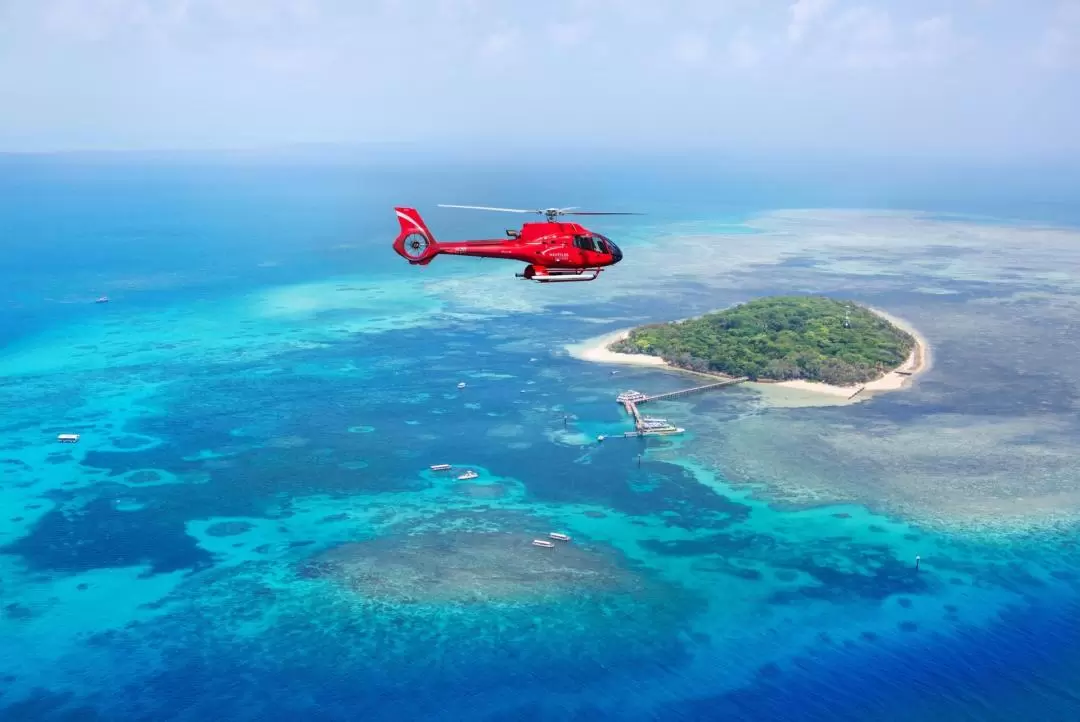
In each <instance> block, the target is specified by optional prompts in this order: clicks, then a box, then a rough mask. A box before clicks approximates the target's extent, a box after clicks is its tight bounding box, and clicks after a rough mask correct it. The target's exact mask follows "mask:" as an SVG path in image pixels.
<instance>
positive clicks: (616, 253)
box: [608, 241, 622, 266]
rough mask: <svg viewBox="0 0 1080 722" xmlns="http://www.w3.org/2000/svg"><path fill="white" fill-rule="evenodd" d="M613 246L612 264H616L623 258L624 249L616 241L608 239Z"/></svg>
mask: <svg viewBox="0 0 1080 722" xmlns="http://www.w3.org/2000/svg"><path fill="white" fill-rule="evenodd" d="M608 244H609V245H610V246H611V265H613V266H614V265H615V264H616V263H618V262H619V261H621V260H622V249H621V248H619V247H618V246H616V245H615V243H614V242H612V241H608Z"/></svg>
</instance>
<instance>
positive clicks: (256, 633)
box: [0, 156, 1080, 722]
mask: <svg viewBox="0 0 1080 722" xmlns="http://www.w3.org/2000/svg"><path fill="white" fill-rule="evenodd" d="M608 162H609V163H617V162H616V161H608ZM804 176H805V174H794V175H789V176H785V180H784V181H783V182H779V181H778V182H777V183H775V184H770V183H767V182H766V181H765V180H762V179H761V178H756V179H755V181H754V182H753V183H752V184H750V185H749V186H748V185H747V184H745V183H740V176H739V172H738V171H737V170H730V171H725V172H719V171H717V172H710V171H697V172H685V173H684V172H682V171H679V170H677V169H676V170H673V169H672V167H671V166H670V164H669V165H667V166H660V165H658V166H656V167H653V168H650V167H648V166H644V167H637V166H633V165H632V164H629V163H628V162H627V163H626V164H625V165H624V166H623V167H617V166H604V167H590V168H584V169H582V170H580V172H578V171H575V172H573V173H569V172H568V171H567V169H566V168H565V167H560V166H559V165H558V164H550V165H544V166H542V167H540V168H539V169H538V170H536V171H534V172H531V173H528V174H522V173H520V168H519V167H517V166H512V165H505V166H500V165H498V164H494V165H490V166H484V167H481V168H476V167H470V166H468V165H465V164H460V165H458V166H453V165H447V164H443V165H435V166H432V167H430V168H427V167H424V166H422V165H416V164H415V162H414V163H412V164H409V165H406V166H403V167H400V168H396V167H393V166H392V165H386V164H372V165H363V164H362V163H359V162H356V163H353V162H339V163H327V162H320V163H305V162H302V161H300V160H296V159H291V160H282V159H277V160H274V161H267V162H253V161H252V160H251V159H231V160H228V161H224V160H223V161H215V160H213V159H212V158H210V159H207V158H199V159H196V160H184V159H179V160H177V159H171V160H170V159H162V158H141V157H134V158H125V159H119V160H117V159H111V158H107V157H106V158H101V157H99V158H93V157H91V158H86V157H78V158H67V157H64V156H55V157H38V158H31V157H8V158H0V251H2V253H3V256H2V258H0V719H2V720H5V722H6V721H7V720H155V721H164V720H210V719H213V720H301V719H318V720H357V719H363V720H373V721H374V720H521V721H526V720H561V721H568V720H590V722H596V721H597V720H609V719H610V720H665V721H667V720H672V721H674V720H870V719H873V720H904V721H905V722H913V721H918V720H934V721H939V720H1009V721H1010V722H1017V721H1023V720H1040V721H1047V720H1051V721H1056V720H1062V721H1066V720H1076V719H1080V653H1078V651H1077V650H1078V649H1080V621H1078V620H1080V548H1078V545H1077V542H1076V539H1077V536H1076V529H1077V527H1076V524H1077V521H1076V520H1077V516H1078V513H1080V450H1078V444H1080V441H1078V440H1080V421H1078V414H1077V412H1078V411H1080V401H1078V399H1080V371H1078V370H1077V368H1078V367H1077V365H1076V363H1075V359H1077V358H1080V321H1078V319H1080V271H1078V269H1080V230H1077V228H1076V227H1075V226H1073V225H1070V224H1074V223H1076V222H1077V221H1078V220H1080V209H1078V208H1074V207H1071V206H1069V205H1067V204H1064V205H1063V204H1062V203H1061V202H1060V201H1059V199H1060V197H1062V193H1061V192H1060V189H1059V190H1058V191H1053V192H1051V191H1049V190H1047V189H1046V188H1044V187H1041V186H1040V187H1038V188H1033V187H1032V186H1031V185H1024V184H1021V187H1018V188H1017V190H1016V194H1017V196H1016V198H1015V199H1014V202H1013V203H1012V204H1011V205H1010V204H1008V203H1006V202H1004V201H1003V200H1002V199H1003V198H1004V197H1006V196H1007V188H1006V187H1003V186H999V185H998V186H995V185H994V184H993V183H991V182H990V181H989V180H987V179H986V178H985V177H981V181H980V184H974V185H964V186H963V190H962V192H956V193H954V194H952V195H949V193H948V192H947V191H946V190H945V189H943V188H939V187H934V188H932V189H930V190H927V189H926V188H925V187H922V186H920V184H919V183H917V182H915V181H910V182H909V184H908V185H907V186H903V185H902V184H899V185H897V183H899V181H896V182H894V183H893V184H892V185H889V184H888V183H885V182H884V181H882V182H880V183H878V184H877V185H875V184H874V183H868V182H863V181H858V180H857V179H855V180H853V179H847V180H846V181H845V180H844V179H840V178H832V179H830V181H829V183H827V184H825V183H821V182H814V181H813V180H812V179H809V178H806V177H804ZM991 187H992V188H993V192H992V193H991V192H990V191H989V190H986V192H985V193H983V194H982V195H980V193H979V189H980V188H981V189H984V190H985V189H989V188H991ZM451 191H452V195H448V193H449V192H451ZM1065 195H1067V194H1065ZM1073 197H1074V198H1075V197H1077V196H1073ZM920 199H923V200H922V201H920ZM440 202H442V203H475V204H482V205H495V206H507V205H510V206H523V207H532V206H536V205H544V206H546V205H556V206H565V205H581V206H586V207H588V208H590V209H598V210H615V211H619V210H639V211H646V212H648V213H649V215H648V216H645V217H642V218H615V217H612V218H604V219H597V222H596V223H591V224H590V226H591V227H594V228H595V229H596V230H598V231H601V232H603V233H605V234H606V235H609V236H611V237H612V238H614V239H615V240H616V241H617V242H619V244H620V245H621V246H622V248H623V250H624V252H625V254H626V260H625V261H624V262H623V263H622V264H620V265H619V266H617V267H615V268H612V269H609V270H607V271H605V272H604V274H602V275H601V277H600V279H599V280H598V281H596V282H594V283H585V284H563V285H558V286H556V285H540V284H529V283H526V282H524V281H521V280H518V279H515V278H514V277H513V274H514V273H515V272H516V271H518V270H520V269H519V268H517V267H516V266H515V264H513V263H504V262H500V261H484V260H477V259H466V258H437V259H436V260H435V261H434V262H433V263H432V264H431V265H430V266H427V267H424V268H413V267H410V266H408V265H407V264H406V263H405V262H404V261H403V260H402V259H400V258H398V257H396V256H395V255H393V253H392V251H391V249H390V242H391V240H392V239H393V237H394V235H395V234H396V232H397V224H396V221H395V219H394V216H393V213H392V210H391V207H392V206H393V205H411V206H414V207H417V208H418V209H420V211H421V213H422V214H423V215H424V217H425V218H426V220H427V221H428V223H429V225H430V226H431V228H432V230H433V231H434V233H435V235H436V236H437V237H445V238H454V237H483V236H484V235H488V234H494V235H499V234H501V233H502V230H503V229H504V228H509V227H514V225H515V224H516V223H517V222H519V221H520V220H521V217H519V216H507V217H502V216H496V215H487V214H480V213H470V212H468V211H448V210H443V209H438V208H436V207H435V204H436V203H440ZM628 206H629V207H628ZM860 208H865V209H868V210H858V209H860ZM793 209H794V210H793ZM1047 209H1049V210H1047ZM771 293H826V294H830V295H834V296H837V297H842V298H851V299H854V300H857V301H859V302H862V303H866V304H869V305H873V306H875V307H878V308H882V309H885V310H888V311H889V312H891V313H894V314H896V315H897V316H899V317H901V318H904V319H905V320H907V321H909V322H910V323H912V324H914V325H915V326H916V327H917V328H918V329H919V330H920V331H921V332H922V333H923V334H924V335H925V336H926V337H927V338H928V339H929V341H930V344H931V346H932V348H933V365H932V367H931V369H930V370H929V371H928V372H927V373H926V374H924V375H922V376H920V377H919V378H918V379H917V380H916V382H915V384H914V385H913V387H912V388H911V389H908V390H904V391H900V392H896V393H891V394H885V395H880V396H877V397H875V398H872V399H870V400H868V401H865V402H862V403H859V404H853V405H845V406H835V405H823V406H818V405H814V402H813V401H812V400H807V399H805V398H803V399H800V400H796V401H792V399H787V400H784V399H776V398H772V397H770V396H767V395H763V394H762V393H760V392H759V391H756V390H754V389H750V388H732V389H726V390H724V391H720V392H716V393H713V394H709V395H703V396H698V397H688V398H685V399H682V400H679V401H677V402H670V403H663V404H657V405H656V406H655V407H654V408H650V409H649V412H650V413H651V414H656V415H660V416H664V417H666V418H668V419H670V420H671V421H673V422H674V423H676V424H677V425H679V426H683V427H686V428H687V429H688V433H687V434H686V435H684V436H681V437H671V438H665V439H649V440H647V441H642V440H639V439H623V438H608V439H607V440H605V441H603V442H602V443H601V442H598V441H597V436H598V435H601V434H603V435H608V436H611V435H617V434H619V433H620V432H621V431H623V430H626V429H628V428H629V423H628V421H627V419H626V418H625V415H624V413H623V412H622V410H621V408H620V407H619V405H617V404H616V403H615V402H614V397H615V395H616V394H617V393H618V392H619V391H622V390H626V389H628V388H634V389H638V390H642V391H646V392H656V391H663V390H671V389H675V388H679V387H680V386H683V385H686V384H687V383H688V382H687V380H686V379H685V378H682V377H680V376H678V375H674V374H671V373H667V372H664V371H659V370H655V369H648V368H621V369H615V368H614V367H608V366H603V365H596V364H590V363H586V362H583V361H579V360H576V359H575V358H573V357H572V356H571V355H570V354H569V353H568V352H567V346H568V345H571V344H574V343H577V342H580V341H581V340H583V339H586V338H589V337H593V336H597V335H600V334H603V333H606V332H610V331H612V330H615V329H620V328H625V327H628V326H632V325H636V324H640V323H646V322H655V321H663V320H668V319H672V318H682V317H686V316H689V315H693V314H696V313H700V312H704V311H708V310H712V309H716V308H723V307H725V306H728V305H730V304H733V303H737V302H739V301H743V300H747V299H749V298H753V297H756V296H760V295H765V294H771ZM101 295H108V296H109V298H110V299H111V300H110V302H109V303H106V304H96V303H94V300H95V299H96V298H97V297H98V296H101ZM616 371H617V373H616ZM459 382H465V384H466V386H465V387H464V388H461V389H459V388H458V384H459ZM822 403H823V404H824V403H826V402H824V401H823V402H822ZM808 404H809V405H808ZM60 433H78V434H80V435H81V440H80V442H79V443H77V444H73V445H64V444H60V443H57V441H56V435H57V434H60ZM439 463H448V464H452V465H453V470H452V471H450V472H433V471H431V470H430V469H429V466H430V465H432V464H439ZM466 469H472V470H475V471H476V472H477V473H478V475H479V476H478V477H477V478H475V479H472V480H465V481H462V480H458V478H457V476H458V475H459V474H460V473H462V472H463V471H464V470H466ZM551 531H561V532H564V533H567V534H569V535H571V536H572V538H573V540H572V541H571V542H570V543H566V544H559V545H558V546H557V547H556V548H554V549H542V548H537V547H534V546H532V545H531V544H530V542H531V540H532V539H534V538H537V537H543V536H545V535H546V534H547V533H548V532H551Z"/></svg>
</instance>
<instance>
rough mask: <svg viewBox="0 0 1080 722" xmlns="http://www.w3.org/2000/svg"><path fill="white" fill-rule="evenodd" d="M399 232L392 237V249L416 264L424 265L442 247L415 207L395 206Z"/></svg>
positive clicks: (437, 253)
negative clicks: (396, 235)
mask: <svg viewBox="0 0 1080 722" xmlns="http://www.w3.org/2000/svg"><path fill="white" fill-rule="evenodd" d="M394 213H396V214H397V219H398V223H399V224H400V225H401V232H400V233H399V234H398V237H397V238H396V239H394V251H395V252H396V253H397V254H398V255H399V256H401V257H402V258H404V259H405V260H407V261H408V262H409V263H411V264H413V265H416V266H426V265H427V264H429V263H431V259H433V258H435V256H437V255H439V253H440V252H441V250H442V249H440V248H439V244H438V243H437V242H436V241H435V236H433V235H432V234H431V231H430V230H428V227H427V224H426V223H424V219H423V218H421V217H420V214H419V213H418V212H417V210H416V209H415V208H395V209H394Z"/></svg>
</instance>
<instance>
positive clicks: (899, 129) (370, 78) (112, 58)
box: [0, 0, 1080, 157]
mask: <svg viewBox="0 0 1080 722" xmlns="http://www.w3.org/2000/svg"><path fill="white" fill-rule="evenodd" d="M1078 128H1080V0H893V1H887V0H861V1H860V0H796V1H793V0H681V1H680V0H670V1H669V2H663V1H658V0H621V1H620V0H543V2H524V1H523V0H0V149H2V150H42V149H46V150H51V149H70V148H182V147H223V146H232V147H235V146H258V145H262V144H277V143H289V142H352V141H381V140H414V141H431V142H445V141H448V140H461V139H484V140H485V141H487V142H490V143H492V144H495V145H497V144H499V143H518V144H520V143H522V142H524V141H526V140H536V141H537V142H543V143H560V142H567V143H575V144H590V143H605V144H609V145H614V146H620V145H621V146H636V147H647V148H663V147H664V146H665V145H666V144H675V145H682V146H686V147H711V148H718V149H738V150H750V151H753V150H755V149H773V150H782V151H787V150H804V151H808V152H811V151H812V152H829V151H831V150H833V149H838V148H847V149H850V150H854V151H857V152H871V153H878V154H882V153H884V154H902V155H919V154H927V155H931V156H933V155H937V154H942V153H949V154H957V155H964V156H972V157H998V156H1003V157H1020V156H1025V155H1027V156H1031V155H1037V156H1050V157H1053V156H1055V155H1061V154H1080V130H1078Z"/></svg>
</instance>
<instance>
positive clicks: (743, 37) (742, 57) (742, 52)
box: [728, 28, 762, 68]
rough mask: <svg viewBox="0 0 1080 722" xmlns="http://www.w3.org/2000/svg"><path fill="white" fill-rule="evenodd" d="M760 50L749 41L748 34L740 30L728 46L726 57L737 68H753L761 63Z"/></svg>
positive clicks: (746, 31)
mask: <svg viewBox="0 0 1080 722" xmlns="http://www.w3.org/2000/svg"><path fill="white" fill-rule="evenodd" d="M761 55H762V53H761V50H760V49H759V48H758V46H757V45H756V44H754V42H753V41H751V39H750V33H749V31H748V30H747V29H746V28H742V29H740V30H739V32H738V33H737V34H736V35H735V37H734V38H732V40H731V42H730V43H729V44H728V56H729V57H730V58H731V62H732V64H733V65H735V67H737V68H753V67H756V66H757V65H758V64H760V63H761Z"/></svg>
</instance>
